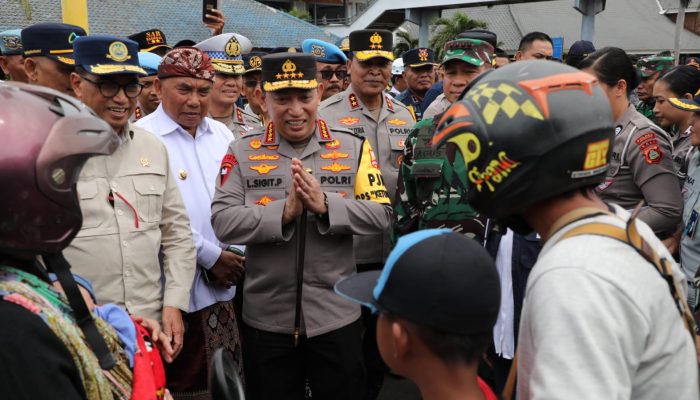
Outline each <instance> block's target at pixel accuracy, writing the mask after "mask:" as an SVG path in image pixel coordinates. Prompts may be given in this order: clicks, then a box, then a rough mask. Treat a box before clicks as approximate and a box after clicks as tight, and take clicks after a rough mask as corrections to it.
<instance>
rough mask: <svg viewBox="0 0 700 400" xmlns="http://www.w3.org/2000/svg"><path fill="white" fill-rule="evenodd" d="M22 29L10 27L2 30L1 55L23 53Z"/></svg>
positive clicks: (0, 38) (0, 39)
mask: <svg viewBox="0 0 700 400" xmlns="http://www.w3.org/2000/svg"><path fill="white" fill-rule="evenodd" d="M21 33H22V30H21V29H10V30H9V31H4V32H0V55H3V56H14V55H18V54H22V37H21Z"/></svg>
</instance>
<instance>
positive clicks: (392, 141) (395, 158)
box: [389, 134, 408, 168]
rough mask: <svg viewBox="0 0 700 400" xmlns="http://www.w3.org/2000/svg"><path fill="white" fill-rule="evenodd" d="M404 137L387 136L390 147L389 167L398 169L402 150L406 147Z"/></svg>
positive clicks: (405, 137)
mask: <svg viewBox="0 0 700 400" xmlns="http://www.w3.org/2000/svg"><path fill="white" fill-rule="evenodd" d="M407 138H408V134H406V135H403V134H401V135H396V134H389V145H390V147H391V166H392V167H394V168H399V166H400V165H401V161H402V160H403V155H404V153H403V149H404V148H405V147H406V139H407Z"/></svg>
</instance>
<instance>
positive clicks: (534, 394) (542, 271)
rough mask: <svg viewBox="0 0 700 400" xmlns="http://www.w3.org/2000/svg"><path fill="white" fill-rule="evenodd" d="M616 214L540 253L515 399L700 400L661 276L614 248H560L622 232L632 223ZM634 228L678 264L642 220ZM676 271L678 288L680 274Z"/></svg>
mask: <svg viewBox="0 0 700 400" xmlns="http://www.w3.org/2000/svg"><path fill="white" fill-rule="evenodd" d="M615 212H616V214H617V215H618V216H620V217H622V219H621V218H616V217H614V216H607V215H604V216H596V217H592V218H586V219H584V220H579V221H576V222H573V223H570V224H569V225H566V226H565V227H564V228H562V229H560V230H559V231H558V232H557V233H555V234H554V235H553V237H552V238H550V239H549V240H548V241H547V243H546V244H545V246H544V248H543V249H542V251H541V252H540V256H539V258H538V260H537V264H535V266H534V267H533V269H532V272H531V273H530V277H529V279H528V282H527V291H526V296H525V303H524V305H523V312H522V317H521V319H520V320H521V328H520V336H519V340H518V353H519V356H518V398H519V399H521V400H528V399H635V400H657V399H695V400H696V399H698V364H697V358H696V354H695V346H694V345H693V342H692V339H691V336H690V334H689V333H688V331H687V330H686V329H685V327H684V325H683V321H682V319H681V316H680V315H679V313H678V310H677V308H676V304H675V302H674V301H673V298H672V296H671V293H670V291H669V287H668V284H667V283H666V281H665V280H664V279H663V278H662V277H661V275H659V273H658V272H657V271H656V268H654V266H653V265H651V264H650V263H648V262H647V261H646V260H644V259H643V258H642V256H640V255H639V254H637V252H636V251H635V250H634V249H633V248H632V247H631V246H629V245H627V244H624V243H622V242H619V241H617V240H615V239H611V238H606V237H602V236H597V235H582V236H576V237H572V238H568V239H565V240H562V241H561V242H557V239H558V238H559V237H561V236H562V235H563V234H564V233H565V232H567V231H569V230H570V229H572V228H573V227H576V226H578V225H581V224H583V223H584V222H590V221H595V222H605V223H612V224H614V225H617V226H619V227H621V228H624V226H625V225H624V222H623V219H624V220H626V219H628V218H629V213H628V212H626V211H624V210H623V209H622V208H620V207H617V206H615ZM637 227H638V229H639V232H640V234H641V235H642V236H643V237H644V238H645V239H646V241H647V242H648V243H649V244H650V245H651V246H652V247H653V249H654V251H656V252H658V253H659V254H660V255H661V256H662V257H666V258H667V259H670V260H673V258H672V257H671V255H670V254H669V253H668V251H667V250H666V247H665V246H664V245H663V244H662V243H661V242H660V241H659V239H657V238H656V236H654V233H653V232H652V230H651V229H650V228H649V226H648V225H647V224H645V223H644V222H642V221H639V220H638V221H637ZM672 268H673V274H674V279H675V280H676V281H677V282H679V283H681V284H682V283H683V282H684V277H683V274H682V272H681V271H680V269H679V268H678V265H676V264H675V263H673V266H672ZM682 296H683V297H684V296H685V294H682Z"/></svg>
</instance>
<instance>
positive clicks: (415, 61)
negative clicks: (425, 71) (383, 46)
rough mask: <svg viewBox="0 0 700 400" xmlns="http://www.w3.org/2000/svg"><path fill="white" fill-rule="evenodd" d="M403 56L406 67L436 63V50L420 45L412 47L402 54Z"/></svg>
mask: <svg viewBox="0 0 700 400" xmlns="http://www.w3.org/2000/svg"><path fill="white" fill-rule="evenodd" d="M401 58H403V66H404V68H405V67H413V68H417V67H422V66H424V65H429V64H430V65H432V64H435V52H434V51H433V49H428V48H425V47H419V48H417V49H411V50H409V51H407V52H405V53H403V55H402V56H401Z"/></svg>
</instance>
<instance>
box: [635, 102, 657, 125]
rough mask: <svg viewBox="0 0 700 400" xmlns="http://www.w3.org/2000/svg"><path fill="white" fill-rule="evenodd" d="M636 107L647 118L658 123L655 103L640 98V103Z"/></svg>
mask: <svg viewBox="0 0 700 400" xmlns="http://www.w3.org/2000/svg"><path fill="white" fill-rule="evenodd" d="M636 108H637V111H639V113H640V114H642V115H643V116H645V117H647V119H648V120H649V121H651V122H653V123H654V125H656V124H657V121H656V114H654V103H647V102H646V101H641V100H640V101H639V103H637V106H636Z"/></svg>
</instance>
